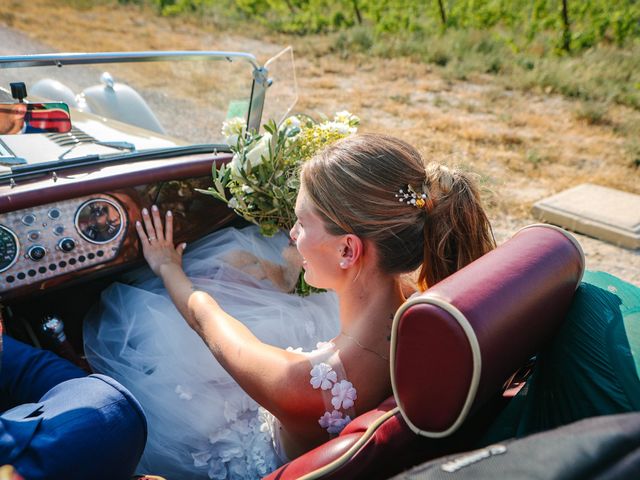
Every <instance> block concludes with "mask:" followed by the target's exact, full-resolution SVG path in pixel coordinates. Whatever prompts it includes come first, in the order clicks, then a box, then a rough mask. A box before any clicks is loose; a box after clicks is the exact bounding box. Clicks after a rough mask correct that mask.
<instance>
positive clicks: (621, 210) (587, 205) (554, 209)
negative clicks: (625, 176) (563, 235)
mask: <svg viewBox="0 0 640 480" xmlns="http://www.w3.org/2000/svg"><path fill="white" fill-rule="evenodd" d="M533 214H534V215H535V216H536V217H537V218H538V219H540V220H542V221H544V222H547V223H551V224H554V225H558V226H560V227H563V228H566V229H567V230H572V231H574V232H578V233H584V234H585V235H589V236H592V237H595V238H598V239H600V240H605V241H607V242H611V243H613V244H615V245H619V246H621V247H626V248H631V249H637V248H640V195H636V194H633V193H628V192H623V191H620V190H615V189H613V188H607V187H601V186H599V185H592V184H589V183H585V184H582V185H578V186H577V187H573V188H570V189H569V190H565V191H563V192H560V193H558V194H556V195H553V196H551V197H548V198H545V199H543V200H540V201H538V202H536V203H535V204H534V205H533Z"/></svg>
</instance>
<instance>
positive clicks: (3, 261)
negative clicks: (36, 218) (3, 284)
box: [0, 225, 18, 272]
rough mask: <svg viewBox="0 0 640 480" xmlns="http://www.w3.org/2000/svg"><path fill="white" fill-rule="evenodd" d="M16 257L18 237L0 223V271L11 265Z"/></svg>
mask: <svg viewBox="0 0 640 480" xmlns="http://www.w3.org/2000/svg"><path fill="white" fill-rule="evenodd" d="M17 258H18V237H16V235H15V233H13V232H12V231H11V230H9V229H8V228H7V227H5V226H4V225H0V272H4V271H5V270H6V269H8V268H9V267H11V265H13V264H14V263H15V261H16V260H17Z"/></svg>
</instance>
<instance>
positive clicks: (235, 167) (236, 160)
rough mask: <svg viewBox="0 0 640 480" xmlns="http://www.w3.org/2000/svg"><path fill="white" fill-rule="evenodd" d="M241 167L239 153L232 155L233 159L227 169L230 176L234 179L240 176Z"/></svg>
mask: <svg viewBox="0 0 640 480" xmlns="http://www.w3.org/2000/svg"><path fill="white" fill-rule="evenodd" d="M241 165H242V155H241V154H239V153H234V154H233V158H232V159H231V161H230V162H229V165H228V166H229V168H230V169H231V175H233V176H234V177H239V176H240V166H241Z"/></svg>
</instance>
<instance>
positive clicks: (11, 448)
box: [0, 336, 147, 480]
mask: <svg viewBox="0 0 640 480" xmlns="http://www.w3.org/2000/svg"><path fill="white" fill-rule="evenodd" d="M3 343H4V348H3V353H2V367H1V370H0V412H3V413H2V415H0V465H2V464H5V463H8V464H11V465H13V466H14V467H15V468H16V470H17V471H18V472H19V473H20V474H21V475H22V476H23V477H25V479H27V480H45V479H65V480H76V479H77V480H81V479H82V480H86V479H88V478H91V479H104V480H107V479H109V480H118V479H128V478H129V477H130V476H131V475H132V474H133V472H134V469H135V467H136V465H137V463H138V460H139V458H140V456H141V455H142V451H143V449H144V445H145V442H146V436H147V424H146V420H145V417H144V413H143V411H142V408H141V407H140V404H139V403H138V402H137V400H136V399H135V398H134V397H133V396H132V395H131V393H129V391H128V390H126V389H125V388H124V387H123V386H122V385H120V384H119V383H118V382H116V381H115V380H113V379H112V378H110V377H107V376H104V375H87V374H86V373H85V372H84V371H83V370H81V369H80V368H78V367H76V366H75V365H73V364H71V363H69V362H67V361H66V360H64V359H62V358H60V357H58V356H57V355H54V354H53V353H51V352H48V351H43V350H38V349H36V348H33V347H30V346H28V345H25V344H23V343H21V342H18V341H17V340H14V339H12V338H10V337H7V336H3ZM7 409H9V410H7ZM5 410H6V411H5Z"/></svg>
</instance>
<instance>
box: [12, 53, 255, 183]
mask: <svg viewBox="0 0 640 480" xmlns="http://www.w3.org/2000/svg"><path fill="white" fill-rule="evenodd" d="M257 69H258V64H257V62H256V60H255V58H254V57H253V56H252V55H249V54H243V53H233V52H161V53H135V52H134V53H120V54H108V53H104V54H61V55H33V56H25V57H4V58H0V97H1V98H0V101H1V102H7V101H9V102H18V100H17V99H14V98H12V94H11V89H12V86H11V84H12V83H13V84H16V83H19V82H22V83H24V85H25V87H26V94H27V96H26V98H25V99H24V101H26V102H29V103H33V102H64V103H66V104H67V105H68V106H69V109H70V114H71V122H72V126H73V127H72V129H71V131H70V132H68V133H51V132H48V133H34V134H29V135H21V134H18V135H6V134H0V173H1V172H6V171H7V170H6V169H7V168H11V167H12V166H15V165H21V164H28V165H32V164H37V163H43V162H51V161H60V160H65V161H67V160H70V159H71V160H72V159H74V158H83V157H87V156H90V155H94V156H95V155H109V154H122V153H123V152H133V151H140V150H147V149H166V148H170V147H178V146H182V147H183V146H187V145H193V144H223V143H224V138H223V136H222V133H221V127H222V123H223V121H224V120H225V119H229V118H233V117H240V118H242V119H243V121H245V122H246V121H247V118H249V117H250V116H251V115H250V113H251V109H252V108H254V109H256V107H255V105H254V106H253V107H252V105H251V98H252V92H254V91H255V90H256V87H255V85H254V81H253V80H254V78H255V76H256V75H255V71H256V70H257ZM263 93H264V92H263ZM253 95H254V98H256V97H255V93H253ZM14 97H15V94H14ZM260 99H261V101H262V100H263V99H264V94H263V95H262V96H261V97H260ZM254 104H255V101H254ZM259 110H260V111H261V110H262V105H260V106H259ZM23 130H24V129H23ZM21 133H30V132H24V131H23V132H21ZM3 168H4V170H3Z"/></svg>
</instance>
